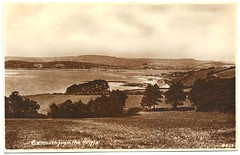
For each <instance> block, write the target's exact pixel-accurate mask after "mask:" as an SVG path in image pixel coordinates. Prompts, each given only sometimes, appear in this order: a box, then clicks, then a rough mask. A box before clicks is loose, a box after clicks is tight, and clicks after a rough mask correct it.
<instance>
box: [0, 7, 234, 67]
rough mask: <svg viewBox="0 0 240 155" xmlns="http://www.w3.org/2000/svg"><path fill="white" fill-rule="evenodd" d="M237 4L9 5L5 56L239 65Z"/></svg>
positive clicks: (4, 23)
mask: <svg viewBox="0 0 240 155" xmlns="http://www.w3.org/2000/svg"><path fill="white" fill-rule="evenodd" d="M236 22H237V18H236V4H235V3H233V4H231V3H228V4H212V3H211V4H142V5H141V3H138V4H126V3H122V4H113V3H107V4H105V5H103V4H101V3H93V4H86V3H82V4H81V3H66V4H62V3H55V4H54V3H29V4H27V3H5V4H4V9H3V38H4V54H5V56H13V57H64V56H81V55H105V56H113V57H120V58H152V59H195V60H214V61H226V62H233V63H234V62H235V53H236V46H237V40H236V38H237V37H236V36H237V34H236Z"/></svg>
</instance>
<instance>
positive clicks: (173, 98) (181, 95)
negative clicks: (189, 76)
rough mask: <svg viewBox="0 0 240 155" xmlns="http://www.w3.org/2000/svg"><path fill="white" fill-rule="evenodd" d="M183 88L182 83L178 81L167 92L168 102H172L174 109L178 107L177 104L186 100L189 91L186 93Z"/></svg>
mask: <svg viewBox="0 0 240 155" xmlns="http://www.w3.org/2000/svg"><path fill="white" fill-rule="evenodd" d="M183 89H184V87H183V85H182V84H181V83H176V84H174V85H172V86H171V87H170V88H169V90H168V91H167V92H165V97H166V101H167V103H170V104H172V106H173V108H174V109H176V108H177V106H181V105H183V102H184V101H185V100H186V94H187V93H185V92H184V91H183Z"/></svg>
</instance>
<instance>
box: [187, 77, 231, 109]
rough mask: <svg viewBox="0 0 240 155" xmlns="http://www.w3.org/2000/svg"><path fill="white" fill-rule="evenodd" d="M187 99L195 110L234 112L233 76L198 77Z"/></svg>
mask: <svg viewBox="0 0 240 155" xmlns="http://www.w3.org/2000/svg"><path fill="white" fill-rule="evenodd" d="M189 99H190V101H191V102H193V105H194V106H196V107H197V111H203V112H207V111H218V112H233V113H235V78H230V79H220V78H218V77H216V78H214V77H210V78H208V79H203V80H200V79H199V80H197V81H196V82H195V83H194V85H193V87H192V89H191V91H190V92H189Z"/></svg>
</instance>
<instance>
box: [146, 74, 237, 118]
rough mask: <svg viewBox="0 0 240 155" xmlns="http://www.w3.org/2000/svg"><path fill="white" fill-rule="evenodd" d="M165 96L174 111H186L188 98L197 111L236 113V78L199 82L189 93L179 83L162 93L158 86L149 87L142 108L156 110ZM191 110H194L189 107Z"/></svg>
mask: <svg viewBox="0 0 240 155" xmlns="http://www.w3.org/2000/svg"><path fill="white" fill-rule="evenodd" d="M162 95H165V99H166V103H169V104H171V105H172V107H173V109H178V110H186V108H187V107H185V108H183V107H179V106H182V105H183V103H184V101H186V98H187V96H188V99H189V100H190V101H191V102H192V103H193V106H194V107H195V108H196V110H197V111H202V112H208V111H210V112H211V111H217V112H232V113H235V78H230V79H220V78H218V77H211V78H207V79H199V80H197V81H196V82H195V83H194V84H193V86H192V88H191V90H190V92H189V93H187V92H184V86H183V85H182V84H181V83H180V82H178V83H175V84H173V85H172V86H171V87H170V88H169V90H168V91H166V92H165V93H162V92H161V91H160V90H159V87H158V86H157V85H153V86H152V85H148V86H147V87H146V89H145V92H144V96H143V98H142V101H141V106H142V107H148V108H153V110H154V108H155V105H158V104H159V103H161V98H162V97H163V96H162ZM189 109H194V108H191V107H189Z"/></svg>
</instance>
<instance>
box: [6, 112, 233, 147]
mask: <svg viewBox="0 0 240 155" xmlns="http://www.w3.org/2000/svg"><path fill="white" fill-rule="evenodd" d="M5 131H6V134H5V136H6V137H5V138H6V148H7V149H68V148H69V149H70V148H71V149H72V148H75V149H87V148H96V149H170V148H171V149H186V148H205V149H206V148H235V147H236V145H235V134H236V130H235V115H233V114H222V113H201V112H176V111H166V112H140V113H139V114H138V115H135V116H132V117H120V118H87V119H6V120H5ZM34 140H35V141H34ZM51 141H52V142H54V141H55V142H57V143H58V142H59V141H60V142H61V143H60V144H59V145H57V143H52V144H51V145H50V144H49V143H47V142H51ZM36 142H40V143H36ZM77 142H78V143H77ZM36 144H39V145H36ZM40 144H41V145H40Z"/></svg>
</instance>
